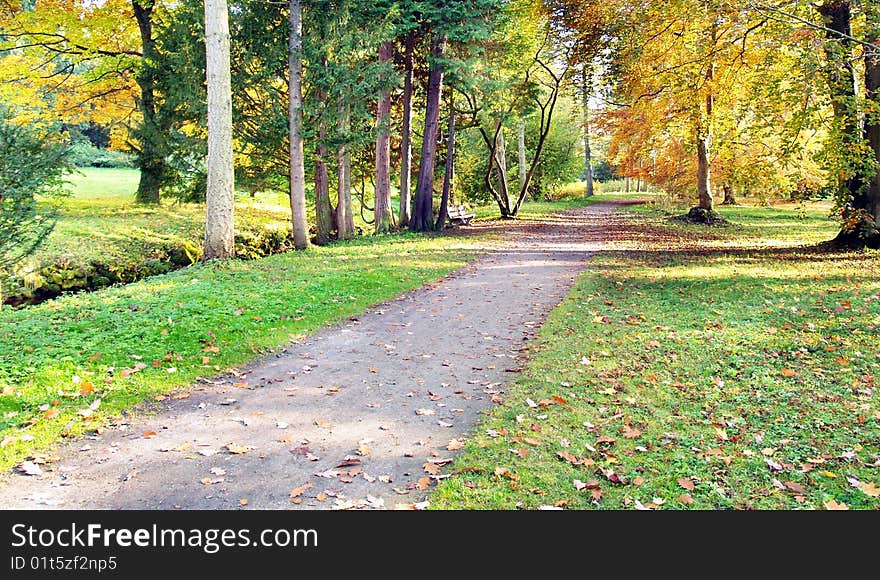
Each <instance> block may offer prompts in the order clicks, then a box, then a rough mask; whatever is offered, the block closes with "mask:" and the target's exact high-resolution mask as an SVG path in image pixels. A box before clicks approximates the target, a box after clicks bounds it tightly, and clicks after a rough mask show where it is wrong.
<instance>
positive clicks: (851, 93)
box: [814, 0, 880, 246]
mask: <svg viewBox="0 0 880 580" xmlns="http://www.w3.org/2000/svg"><path fill="white" fill-rule="evenodd" d="M866 4H868V5H870V3H866ZM814 7H815V8H816V10H818V12H819V14H821V15H822V18H823V20H824V22H825V26H826V28H827V32H826V43H825V52H826V55H827V57H828V66H827V69H828V74H827V76H828V86H829V88H830V90H831V97H832V101H831V103H832V107H833V110H834V120H835V129H836V131H837V132H838V134H839V138H840V143H839V145H838V146H839V147H840V148H841V150H843V151H851V150H856V149H857V148H861V147H863V146H864V145H866V144H867V143H866V142H865V139H868V142H870V132H871V131H870V128H869V124H865V126H864V127H862V119H861V117H862V116H863V113H864V111H862V110H857V109H854V105H853V103H855V102H856V97H857V95H858V93H859V90H858V88H857V81H856V74H855V66H854V64H853V59H852V43H851V40H850V38H851V37H852V32H853V30H852V2H849V1H844V0H829V1H826V2H825V3H823V4H821V5H814ZM870 61H871V59H870V58H866V60H865V64H866V65H867V69H866V71H865V80H866V83H867V82H870V79H869V77H870V76H871V73H872V69H873V65H872V63H871V62H870ZM865 89H866V94H867V93H868V87H867V84H866V86H865ZM870 180H871V176H867V175H865V173H864V171H853V172H851V175H850V176H848V177H845V178H841V181H840V192H841V194H842V195H844V196H845V197H846V198H847V199H846V202H847V203H845V204H844V210H843V221H844V227H843V229H842V230H841V231H840V233H839V234H838V235H837V238H835V241H836V242H837V243H839V244H841V245H846V246H863V245H866V244H867V243H869V241H870V239H871V238H873V239H874V240H875V241H876V242H880V235H878V234H877V232H876V229H875V226H876V222H874V216H871V217H870V218H869V217H868V216H869V215H871V213H870V210H869V206H873V205H874V204H872V203H871V200H870V197H871V185H870V183H869V182H870ZM871 230H873V234H872V232H871Z"/></svg>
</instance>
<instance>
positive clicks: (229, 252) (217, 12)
mask: <svg viewBox="0 0 880 580" xmlns="http://www.w3.org/2000/svg"><path fill="white" fill-rule="evenodd" d="M205 56H206V60H205V63H206V73H207V75H206V76H207V79H206V81H207V88H208V159H207V169H208V185H207V193H206V203H205V208H206V209H205V254H204V258H205V260H212V259H220V260H225V259H228V258H231V257H232V256H233V255H234V253H235V225H234V215H233V212H234V190H235V175H234V170H233V162H232V88H231V82H230V70H229V12H228V8H227V6H226V0H206V1H205Z"/></svg>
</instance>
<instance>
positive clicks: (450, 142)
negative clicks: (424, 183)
mask: <svg viewBox="0 0 880 580" xmlns="http://www.w3.org/2000/svg"><path fill="white" fill-rule="evenodd" d="M454 174H455V106H454V105H453V103H452V102H451V101H450V104H449V132H448V133H447V135H446V171H445V172H444V174H443V193H442V195H441V196H440V211H439V212H438V214H437V223H436V224H435V226H434V227H435V229H437V230H442V229H443V228H445V227H446V217H447V216H448V215H449V195H450V192H451V191H452V179H453V176H454Z"/></svg>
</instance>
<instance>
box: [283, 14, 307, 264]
mask: <svg viewBox="0 0 880 580" xmlns="http://www.w3.org/2000/svg"><path fill="white" fill-rule="evenodd" d="M289 50H290V55H289V58H290V61H289V66H290V85H289V89H290V100H289V111H288V113H289V122H290V211H291V216H292V221H293V245H294V247H295V248H296V249H297V250H304V249H306V248H308V247H309V223H308V219H307V217H306V175H305V173H306V172H305V167H304V159H303V157H304V156H303V139H302V118H303V116H302V104H303V97H302V0H290V39H289Z"/></svg>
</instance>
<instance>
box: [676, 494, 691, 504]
mask: <svg viewBox="0 0 880 580" xmlns="http://www.w3.org/2000/svg"><path fill="white" fill-rule="evenodd" d="M678 501H679V502H681V503H683V504H685V505H694V498H692V497H691V494H689V493H683V494H681V495H680V496H678Z"/></svg>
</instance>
